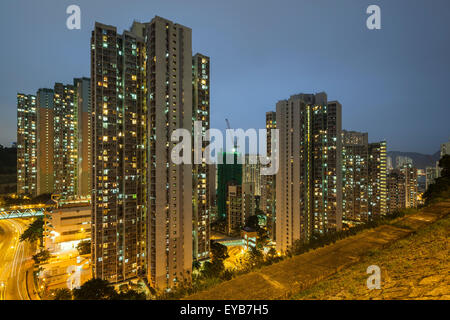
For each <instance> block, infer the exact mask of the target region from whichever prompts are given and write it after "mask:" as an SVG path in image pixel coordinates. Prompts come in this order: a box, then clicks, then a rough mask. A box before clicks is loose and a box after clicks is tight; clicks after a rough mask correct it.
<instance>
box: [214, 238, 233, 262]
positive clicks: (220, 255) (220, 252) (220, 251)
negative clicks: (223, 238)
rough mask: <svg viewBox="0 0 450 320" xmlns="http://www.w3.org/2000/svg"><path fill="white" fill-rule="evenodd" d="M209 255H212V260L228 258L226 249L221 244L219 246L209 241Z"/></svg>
mask: <svg viewBox="0 0 450 320" xmlns="http://www.w3.org/2000/svg"><path fill="white" fill-rule="evenodd" d="M210 247H211V254H212V260H213V261H214V260H222V261H223V260H225V259H226V258H228V257H229V255H228V249H227V247H226V246H224V245H223V244H220V243H218V242H215V241H211V246H210Z"/></svg>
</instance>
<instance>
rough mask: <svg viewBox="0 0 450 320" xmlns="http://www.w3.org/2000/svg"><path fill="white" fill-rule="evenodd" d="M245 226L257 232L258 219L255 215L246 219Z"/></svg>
mask: <svg viewBox="0 0 450 320" xmlns="http://www.w3.org/2000/svg"><path fill="white" fill-rule="evenodd" d="M245 226H246V227H248V228H250V229H253V230H255V231H258V230H259V228H260V227H259V218H258V216H257V215H253V216H250V217H248V219H247V221H246V222H245Z"/></svg>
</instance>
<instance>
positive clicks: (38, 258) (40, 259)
mask: <svg viewBox="0 0 450 320" xmlns="http://www.w3.org/2000/svg"><path fill="white" fill-rule="evenodd" d="M51 256H52V255H51V254H50V252H49V251H48V250H41V251H39V252H38V253H36V254H35V255H34V256H33V257H32V258H33V260H34V262H35V263H36V264H42V263H45V262H47V261H48V260H49V259H50V258H51Z"/></svg>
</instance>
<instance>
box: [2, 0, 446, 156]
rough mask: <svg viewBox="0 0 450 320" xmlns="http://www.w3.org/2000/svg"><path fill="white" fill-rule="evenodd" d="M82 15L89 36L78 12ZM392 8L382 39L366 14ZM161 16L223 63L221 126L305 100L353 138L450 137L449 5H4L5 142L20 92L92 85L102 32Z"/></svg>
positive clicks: (284, 1) (8, 0)
mask: <svg viewBox="0 0 450 320" xmlns="http://www.w3.org/2000/svg"><path fill="white" fill-rule="evenodd" d="M71 4H77V5H79V6H80V7H81V20H82V21H81V30H68V29H67V28H66V19H67V17H68V15H67V14H66V8H67V6H68V5H71ZM370 4H377V5H379V6H380V7H381V26H382V29H381V30H375V31H371V30H368V29H367V28H366V19H367V17H368V15H367V14H366V8H367V7H368V6H369V5H370ZM155 15H159V16H162V17H165V18H167V19H170V20H172V21H175V22H177V23H180V24H183V25H185V26H188V27H190V28H192V30H193V50H194V53H195V52H201V53H203V54H206V55H209V56H210V57H211V60H212V61H211V63H212V66H211V117H212V119H211V122H212V126H213V127H216V128H219V129H224V128H225V121H224V119H225V118H229V119H230V122H231V125H232V126H233V127H234V128H260V127H261V128H262V127H264V119H265V112H266V111H269V110H274V109H275V104H276V102H277V101H278V100H281V99H285V98H288V97H289V96H290V95H292V94H295V93H300V92H305V93H309V92H319V91H325V92H327V94H328V97H329V99H330V100H339V101H340V102H341V103H342V105H343V128H345V129H348V130H359V131H367V132H369V139H370V140H371V141H375V140H380V139H386V140H387V141H388V149H389V150H400V151H416V152H423V153H434V152H435V151H437V150H438V149H439V145H440V143H442V142H445V141H447V140H448V139H449V137H450V107H449V100H448V98H447V93H448V90H449V89H450V88H449V84H450V81H449V80H450V61H449V59H450V26H449V24H450V1H448V0H432V1H429V0H395V1H392V0H388V1H377V0H370V1H366V0H338V1H337V0H276V1H275V0H226V1H224V0H221V1H218V0H158V1H156V0H127V1H125V0H123V1H113V0H81V1H80V0H69V1H66V0H2V1H1V2H0V33H1V37H0V39H1V43H2V44H1V48H2V49H1V50H0V70H1V72H2V77H0V110H1V117H0V144H4V145H9V144H10V143H11V142H13V141H15V140H16V93H17V92H24V93H35V92H36V90H37V89H38V88H41V87H53V84H54V82H64V83H68V82H72V79H73V78H74V77H81V76H90V70H89V68H90V52H89V46H90V45H89V41H90V32H91V30H92V28H93V25H94V22H95V21H99V22H103V23H106V24H112V25H116V26H117V27H118V29H119V30H120V31H122V30H123V29H128V28H129V27H130V26H131V24H132V22H133V20H138V21H142V22H145V21H149V20H150V19H151V18H152V17H154V16H155Z"/></svg>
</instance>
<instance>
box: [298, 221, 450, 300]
mask: <svg viewBox="0 0 450 320" xmlns="http://www.w3.org/2000/svg"><path fill="white" fill-rule="evenodd" d="M449 234H450V216H447V217H445V218H443V219H441V220H438V221H437V222H434V223H433V224H432V225H429V226H426V227H425V228H422V229H420V230H418V231H417V232H415V233H414V234H412V235H410V236H408V237H407V238H405V239H402V240H399V241H397V242H395V243H394V244H392V245H391V246H390V247H389V248H387V249H382V250H374V251H372V252H370V253H369V254H368V255H367V256H366V257H365V258H363V260H362V261H361V262H359V263H357V264H355V265H353V266H350V267H348V268H346V269H344V270H342V271H340V272H338V273H337V274H335V275H333V276H332V277H331V278H329V279H327V280H324V281H321V282H319V283H317V284H316V285H314V286H313V287H311V288H309V289H307V290H305V291H303V292H301V293H300V294H297V295H295V296H294V299H420V300H425V299H427V300H428V299H443V300H449V299H450V258H449V257H450V254H449V244H450V240H449ZM370 265H377V266H379V267H380V269H381V289H373V290H369V289H368V288H367V285H366V281H367V278H368V277H369V275H368V274H367V273H366V270H367V267H368V266H370Z"/></svg>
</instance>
